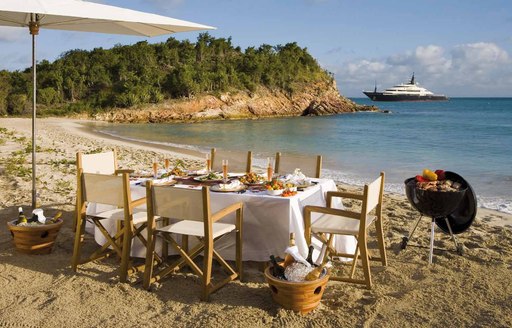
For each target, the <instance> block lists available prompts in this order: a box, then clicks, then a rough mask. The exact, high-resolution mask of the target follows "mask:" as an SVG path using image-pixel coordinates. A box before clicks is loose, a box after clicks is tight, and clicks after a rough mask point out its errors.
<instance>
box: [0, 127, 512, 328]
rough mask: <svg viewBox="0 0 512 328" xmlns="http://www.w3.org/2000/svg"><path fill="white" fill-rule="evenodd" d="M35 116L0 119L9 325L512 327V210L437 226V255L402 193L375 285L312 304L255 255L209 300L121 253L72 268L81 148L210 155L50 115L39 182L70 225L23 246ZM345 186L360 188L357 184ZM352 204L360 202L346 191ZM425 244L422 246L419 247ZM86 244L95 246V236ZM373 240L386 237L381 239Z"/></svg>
mask: <svg viewBox="0 0 512 328" xmlns="http://www.w3.org/2000/svg"><path fill="white" fill-rule="evenodd" d="M30 122H31V121H30V120H29V119H12V118H9V119H0V128H2V129H1V130H0V227H2V228H0V326H1V327H42V326H45V327H64V326H65V327H99V326H100V327H113V326H122V327H136V326H143V327H146V326H149V327H159V326H164V325H165V326H169V325H175V326H178V327H281V326H286V327H313V326H315V327H316V326H318V327H360V326H362V327H370V326H371V327H399V326H407V327H479V326H482V327H484V326H485V327H511V326H512V285H511V284H510V277H511V274H512V216H511V215H508V214H504V213H500V212H495V211H490V210H484V209H479V212H478V216H477V219H476V220H475V222H474V223H473V225H472V226H471V228H470V229H469V230H468V231H466V232H464V233H462V234H460V235H457V237H458V240H459V241H460V242H462V243H464V245H465V254H464V256H460V255H458V254H456V253H455V252H454V246H453V243H452V241H451V240H450V239H449V236H448V235H446V234H444V233H441V232H440V231H439V230H438V232H437V233H436V244H435V245H436V248H439V249H441V248H442V249H445V250H444V251H442V250H436V251H435V255H434V264H433V265H430V266H429V265H428V264H427V262H428V248H427V247H426V246H427V245H428V241H429V230H428V226H429V222H428V220H424V221H422V223H420V225H419V227H418V229H417V231H416V235H415V237H414V239H413V241H411V242H410V246H408V247H407V249H406V250H404V251H400V241H401V239H402V237H403V236H404V235H406V234H407V233H408V232H409V230H410V228H411V225H412V224H413V222H414V220H415V219H416V218H417V217H418V213H417V212H415V211H414V210H413V209H412V208H411V207H410V205H409V203H408V201H407V199H406V198H405V197H404V196H402V195H395V194H387V195H386V196H385V204H384V210H383V214H384V222H385V239H386V244H387V255H388V266H387V267H382V266H380V265H379V264H378V263H377V262H375V263H372V278H373V282H374V287H373V289H372V290H366V289H365V288H363V287H361V286H358V285H353V284H348V283H340V282H329V284H328V286H327V289H326V292H325V294H324V297H323V301H322V303H321V305H320V306H319V307H318V308H317V309H316V310H315V311H314V312H312V313H310V314H308V315H300V314H297V313H294V312H292V311H288V310H284V309H281V308H280V307H279V306H278V305H276V304H275V303H274V302H273V301H272V298H271V294H270V290H269V289H268V287H267V285H266V284H265V281H264V276H263V273H262V272H261V271H260V266H259V265H254V264H251V263H249V264H247V265H246V272H245V273H246V276H245V281H244V282H238V281H236V282H232V283H229V284H228V285H227V286H225V287H224V288H222V289H220V290H219V291H218V292H217V293H215V294H213V295H212V297H211V302H209V303H205V302H201V301H200V300H199V285H198V280H197V278H195V276H194V275H192V274H177V275H174V276H172V278H170V279H166V280H164V281H162V283H161V284H160V285H159V286H158V287H157V288H155V289H154V290H153V291H152V292H149V291H146V290H144V289H143V288H142V287H141V284H140V283H119V282H118V278H117V271H116V269H117V267H118V262H117V260H116V259H108V260H104V261H98V262H95V263H90V264H87V265H85V266H83V269H81V270H79V272H78V273H74V272H73V271H72V270H71V268H70V262H71V256H72V247H73V238H74V235H73V233H72V229H71V227H72V220H73V211H74V201H75V188H76V182H75V181H76V178H75V154H76V152H77V151H84V152H90V151H97V150H100V149H101V150H108V149H112V148H115V149H116V150H117V152H118V159H119V163H120V165H121V166H122V167H125V168H134V169H142V168H146V169H147V168H149V167H150V164H151V162H152V161H153V158H155V157H159V158H161V159H162V160H163V158H164V157H168V158H171V159H172V160H176V159H183V160H185V161H186V162H187V164H188V165H191V166H197V167H199V166H201V165H202V164H203V162H204V160H203V157H202V155H200V154H194V153H192V152H188V153H187V154H183V152H181V151H178V150H176V149H164V148H154V147H149V146H147V145H144V144H141V143H138V144H133V143H129V142H126V141H121V140H116V139H115V138H104V137H102V136H99V135H94V134H91V133H89V132H87V131H85V130H84V129H82V128H80V124H79V123H78V122H77V121H73V120H68V119H38V134H37V136H38V137H37V139H38V141H37V146H38V147H40V148H39V151H38V153H37V168H38V174H37V177H38V190H39V192H40V202H41V204H42V206H43V208H45V213H48V214H50V215H52V214H54V213H55V212H57V210H62V211H63V212H64V215H63V216H64V220H65V223H64V226H63V228H62V230H61V232H60V234H59V236H58V238H57V242H56V245H55V247H54V250H53V252H52V253H51V254H50V255H39V256H31V255H24V254H21V253H18V252H17V251H16V250H15V248H14V246H13V243H12V238H11V236H10V233H9V231H8V229H7V226H6V222H7V221H9V220H12V219H14V218H16V216H17V207H18V206H24V207H25V208H27V209H28V208H29V207H30V202H31V200H30V199H31V198H30V190H31V182H30V172H29V171H28V169H29V168H30V167H31V157H30V147H28V148H27V146H28V145H29V142H30V124H31V123H30ZM340 188H341V189H348V190H360V188H358V187H353V186H340ZM345 205H346V206H347V207H352V206H357V205H355V204H352V203H350V202H345ZM371 234H373V231H371ZM413 244H415V245H420V246H422V247H416V246H413ZM85 245H86V246H85V252H87V251H88V250H90V249H93V248H94V246H95V245H94V241H93V239H92V238H91V237H88V238H87V240H86V244H85ZM370 246H371V248H372V249H373V250H375V248H376V242H375V241H374V239H372V243H371V244H370Z"/></svg>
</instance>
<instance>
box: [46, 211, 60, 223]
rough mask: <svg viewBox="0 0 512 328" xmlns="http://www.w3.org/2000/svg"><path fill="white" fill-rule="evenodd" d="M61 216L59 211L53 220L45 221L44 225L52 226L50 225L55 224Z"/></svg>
mask: <svg viewBox="0 0 512 328" xmlns="http://www.w3.org/2000/svg"><path fill="white" fill-rule="evenodd" d="M61 216H62V212H61V211H59V212H57V214H55V216H54V217H53V218H51V219H50V220H47V221H46V224H52V223H55V222H57V221H58V220H59V219H60V217H61Z"/></svg>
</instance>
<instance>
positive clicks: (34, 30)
mask: <svg viewBox="0 0 512 328" xmlns="http://www.w3.org/2000/svg"><path fill="white" fill-rule="evenodd" d="M34 16H35V15H33V14H32V15H31V20H30V24H29V29H30V34H31V35H32V82H33V88H32V91H33V94H32V208H33V209H35V208H37V192H36V106H37V105H36V97H37V80H36V35H38V34H39V24H38V22H37V20H35V19H34Z"/></svg>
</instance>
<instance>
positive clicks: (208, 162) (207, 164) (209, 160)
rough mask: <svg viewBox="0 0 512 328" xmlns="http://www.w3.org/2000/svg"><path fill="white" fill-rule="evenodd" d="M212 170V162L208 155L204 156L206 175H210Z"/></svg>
mask: <svg viewBox="0 0 512 328" xmlns="http://www.w3.org/2000/svg"><path fill="white" fill-rule="evenodd" d="M211 169H212V160H211V158H210V154H206V173H208V174H209V173H210V171H211Z"/></svg>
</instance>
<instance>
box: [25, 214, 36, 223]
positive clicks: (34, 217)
mask: <svg viewBox="0 0 512 328" xmlns="http://www.w3.org/2000/svg"><path fill="white" fill-rule="evenodd" d="M27 221H28V222H38V216H37V214H35V213H32V217H31V218H30V219H28V220H27Z"/></svg>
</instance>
